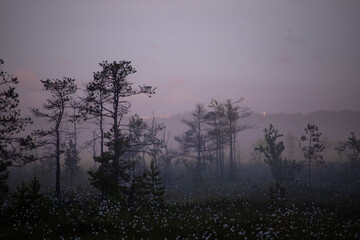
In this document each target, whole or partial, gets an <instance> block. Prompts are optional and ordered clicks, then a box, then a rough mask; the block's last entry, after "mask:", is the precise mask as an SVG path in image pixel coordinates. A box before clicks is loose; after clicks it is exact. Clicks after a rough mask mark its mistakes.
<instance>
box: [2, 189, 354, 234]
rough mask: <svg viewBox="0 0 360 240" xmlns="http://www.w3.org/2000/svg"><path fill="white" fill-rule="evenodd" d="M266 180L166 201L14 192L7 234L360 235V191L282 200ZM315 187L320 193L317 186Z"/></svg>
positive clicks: (300, 192)
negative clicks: (21, 197)
mask: <svg viewBox="0 0 360 240" xmlns="http://www.w3.org/2000/svg"><path fill="white" fill-rule="evenodd" d="M267 188H268V186H267V185H266V184H259V183H247V184H243V185H232V186H230V187H227V188H226V189H224V188H221V187H210V188H208V189H205V190H204V189H202V190H198V191H192V192H189V193H187V194H180V193H179V192H172V191H168V192H167V195H166V201H165V203H164V204H163V205H158V204H155V203H154V204H146V205H145V204H144V205H142V204H138V205H136V207H135V206H133V207H129V206H126V205H122V204H120V203H119V202H117V201H109V200H100V199H99V198H98V197H97V195H96V193H93V192H91V191H89V190H88V189H86V188H83V190H78V191H77V192H76V193H75V192H74V191H72V192H64V193H63V194H62V195H61V196H60V197H58V198H56V197H55V195H52V194H48V195H44V196H43V197H42V198H40V199H37V200H34V201H23V202H21V201H20V202H19V201H14V199H7V200H6V201H5V202H4V203H3V205H2V207H1V214H0V223H1V224H0V239H360V201H359V200H360V198H359V195H358V194H350V193H348V192H349V191H345V190H341V191H340V190H338V189H337V188H336V187H334V186H317V190H316V191H315V190H313V191H309V190H307V189H304V188H299V187H297V188H296V189H289V193H288V197H287V199H286V200H282V201H271V200H270V199H269V198H268V197H267ZM315 192H316V193H315Z"/></svg>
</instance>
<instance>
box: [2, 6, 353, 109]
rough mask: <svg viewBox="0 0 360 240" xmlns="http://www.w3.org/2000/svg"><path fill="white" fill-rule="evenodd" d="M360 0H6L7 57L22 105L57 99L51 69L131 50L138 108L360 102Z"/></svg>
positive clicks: (89, 67)
mask: <svg viewBox="0 0 360 240" xmlns="http://www.w3.org/2000/svg"><path fill="white" fill-rule="evenodd" d="M359 12H360V1H356V0H311V1H310V0H262V1H261V0H233V1H231V0H221V1H220V0H218V1H214V0H181V1H176V0H173V1H169V0H163V1H160V0H142V1H141V0H128V1H126V0H117V1H115V0H113V1H110V0H103V1H94V0H63V1H55V0H32V1H28V0H2V1H1V3H0V33H1V37H0V58H2V59H4V60H5V64H4V66H3V70H6V71H7V72H9V73H11V74H13V75H15V76H17V77H18V78H19V81H20V85H19V87H18V91H19V94H20V98H21V104H22V108H24V109H27V107H36V106H41V104H42V103H43V102H44V101H45V95H44V92H43V91H42V86H41V83H40V79H47V78H62V77H71V78H75V79H76V80H77V82H78V84H79V86H80V87H82V86H83V84H84V83H86V82H89V81H90V80H91V79H92V74H93V72H95V71H99V70H100V67H99V63H100V62H102V61H104V60H108V61H120V60H129V61H131V62H132V65H133V66H134V67H135V68H136V70H137V73H135V74H133V75H131V76H130V77H129V80H131V81H133V82H134V83H135V85H141V84H147V85H151V86H155V87H156V88H157V90H156V94H155V95H154V96H153V97H152V98H148V97H146V96H136V97H133V98H132V99H131V101H132V110H131V113H132V114H135V113H139V114H140V115H144V116H145V115H151V114H152V112H153V113H154V114H155V115H158V116H167V115H170V114H174V113H178V112H184V111H191V110H192V109H193V108H194V105H195V103H196V102H201V103H205V104H208V103H209V102H210V100H211V99H212V98H214V99H216V100H219V101H223V100H225V99H229V98H231V99H234V100H236V99H239V98H242V97H243V98H244V100H243V102H242V103H243V105H246V106H248V107H250V108H252V109H253V110H254V111H255V112H260V113H262V112H267V113H280V112H284V113H299V112H300V113H308V112H312V111H318V110H343V109H348V110H360V104H359V103H360V94H359V90H360V27H359V23H360V14H359Z"/></svg>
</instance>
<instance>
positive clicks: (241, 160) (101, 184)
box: [0, 60, 360, 239]
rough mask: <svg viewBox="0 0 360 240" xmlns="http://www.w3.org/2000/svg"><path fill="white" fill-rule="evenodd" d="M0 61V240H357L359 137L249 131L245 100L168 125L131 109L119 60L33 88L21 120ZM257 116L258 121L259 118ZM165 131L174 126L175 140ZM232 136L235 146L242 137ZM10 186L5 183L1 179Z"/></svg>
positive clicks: (127, 69)
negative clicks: (37, 93)
mask: <svg viewBox="0 0 360 240" xmlns="http://www.w3.org/2000/svg"><path fill="white" fill-rule="evenodd" d="M5 66H6V64H5V62H4V60H0V69H1V73H0V209H1V212H0V223H1V224H0V239H293V238H294V239H305V238H308V239H359V238H360V228H359V226H360V204H359V203H360V138H359V135H358V134H359V133H358V132H355V131H356V130H357V129H354V130H353V132H347V133H344V134H346V135H347V138H346V139H343V140H342V141H337V142H334V141H333V142H332V143H331V144H330V143H329V142H330V141H329V140H328V139H327V138H325V137H324V135H326V132H322V129H321V128H320V127H319V126H317V125H316V124H314V123H311V122H309V123H307V124H305V125H304V126H303V132H302V134H301V135H300V136H295V135H294V134H291V133H286V132H285V133H284V132H282V129H281V127H282V126H281V125H280V126H277V125H275V124H272V123H270V124H269V125H268V126H266V127H265V128H264V129H262V137H261V138H260V139H258V140H257V141H256V142H251V143H249V144H250V145H251V149H250V152H249V154H248V155H243V154H242V152H241V151H240V149H241V144H242V142H241V141H239V136H241V134H243V133H244V132H250V131H253V130H254V129H256V128H258V127H259V126H257V125H256V124H255V123H252V122H251V121H249V120H248V119H250V117H251V116H252V115H253V114H255V113H254V112H253V111H252V109H251V107H250V106H246V105H245V102H246V99H244V98H239V99H225V100H216V99H211V100H210V101H209V102H207V103H200V102H194V108H193V110H192V111H191V113H189V114H187V117H186V118H183V119H182V120H181V122H179V124H181V127H180V128H181V129H184V131H182V133H181V134H176V135H173V134H172V132H173V130H172V129H170V128H169V127H168V126H166V124H164V123H162V122H161V121H160V120H161V119H160V118H158V117H156V115H155V114H153V116H152V117H146V118H145V117H142V116H140V115H139V114H136V113H135V114H132V113H131V114H130V110H131V107H132V103H131V99H132V98H133V97H134V96H136V95H145V96H148V97H152V96H153V95H156V94H157V93H156V92H157V88H161V86H156V87H155V86H148V85H146V84H142V83H135V82H132V81H131V80H129V77H130V76H132V75H133V74H136V69H135V67H134V66H133V65H132V63H131V62H130V61H125V60H123V61H113V62H110V61H103V62H101V63H100V64H99V67H98V69H94V70H95V72H94V73H93V78H92V80H91V81H88V82H87V83H86V84H85V85H83V86H81V85H80V84H78V82H77V80H75V79H73V78H68V77H64V78H62V79H52V78H48V79H45V80H40V79H39V81H41V84H42V87H43V89H42V90H43V94H44V95H45V96H46V101H45V102H43V103H38V106H29V107H30V112H31V114H32V115H31V116H30V117H27V116H26V117H25V116H24V115H23V114H22V113H21V111H20V108H19V106H20V105H26V103H23V102H20V100H19V94H18V93H17V85H18V83H19V81H21V79H17V78H16V77H14V76H13V75H12V74H11V73H8V72H6V70H5V69H6V67H5ZM265 115H266V113H264V116H265ZM175 132H176V131H175ZM242 141H243V140H242ZM10 180H11V181H10Z"/></svg>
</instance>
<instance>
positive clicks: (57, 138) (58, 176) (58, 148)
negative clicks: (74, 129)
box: [55, 125, 60, 195]
mask: <svg viewBox="0 0 360 240" xmlns="http://www.w3.org/2000/svg"><path fill="white" fill-rule="evenodd" d="M55 134H56V194H57V195H59V194H60V129H59V126H58V125H57V126H56V127H55Z"/></svg>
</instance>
